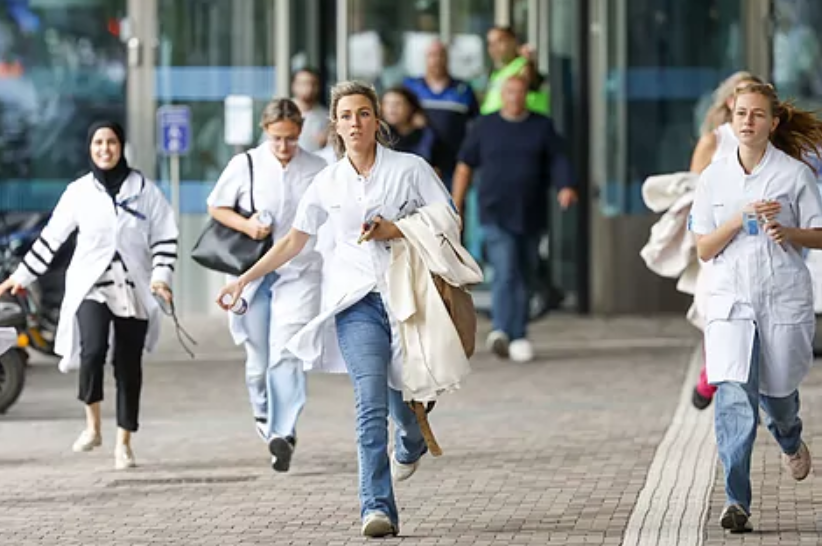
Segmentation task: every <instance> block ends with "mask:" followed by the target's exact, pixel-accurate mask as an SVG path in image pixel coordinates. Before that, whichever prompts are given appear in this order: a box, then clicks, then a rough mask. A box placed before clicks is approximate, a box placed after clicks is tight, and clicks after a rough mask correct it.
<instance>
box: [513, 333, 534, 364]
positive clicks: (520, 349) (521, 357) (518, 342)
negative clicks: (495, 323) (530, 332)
mask: <svg viewBox="0 0 822 546" xmlns="http://www.w3.org/2000/svg"><path fill="white" fill-rule="evenodd" d="M508 352H509V353H510V355H511V360H513V361H514V362H530V361H532V360H533V359H534V347H533V346H532V345H531V342H530V341H528V340H527V339H525V338H523V339H515V340H514V341H512V342H511V345H510V346H509V347H508Z"/></svg>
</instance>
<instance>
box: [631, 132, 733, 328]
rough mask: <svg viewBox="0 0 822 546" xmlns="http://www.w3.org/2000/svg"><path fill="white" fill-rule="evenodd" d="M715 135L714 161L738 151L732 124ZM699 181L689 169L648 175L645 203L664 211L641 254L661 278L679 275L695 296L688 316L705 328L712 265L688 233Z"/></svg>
mask: <svg viewBox="0 0 822 546" xmlns="http://www.w3.org/2000/svg"><path fill="white" fill-rule="evenodd" d="M714 136H715V137H716V150H715V151H714V154H713V156H712V157H711V162H713V161H716V160H718V159H721V158H723V157H725V156H727V155H729V154H735V153H736V146H737V139H736V135H734V132H733V128H732V127H731V124H730V123H724V124H722V125H720V126H719V127H717V128H716V129H714ZM698 180H699V175H698V174H697V173H693V172H690V171H684V172H677V173H672V174H661V175H656V176H649V177H648V178H647V179H646V180H645V182H644V183H643V184H642V198H643V200H644V201H645V206H647V207H648V208H649V209H651V210H652V211H653V212H664V214H663V215H662V217H661V218H660V219H659V221H657V223H655V224H654V225H653V226H652V227H651V236H650V237H649V239H648V242H647V243H646V245H645V246H644V247H643V248H642V250H641V251H640V256H642V259H643V260H644V261H645V265H646V266H648V269H650V270H651V271H653V272H654V273H656V274H657V275H660V276H662V277H668V278H678V281H677V284H676V288H677V290H679V291H680V292H684V293H685V294H692V295H693V296H694V301H693V303H692V304H691V307H690V308H689V309H688V312H687V314H686V317H687V318H688V320H689V321H690V322H691V324H693V325H694V326H696V327H697V328H699V329H700V330H704V329H705V313H706V305H707V297H708V285H709V284H710V280H709V277H710V270H711V264H710V263H706V262H702V261H700V260H699V258H697V255H696V241H695V240H694V238H693V237H692V236H691V234H690V233H688V225H687V224H688V217H689V216H690V212H691V205H692V204H693V200H694V193H695V191H696V186H697V182H698Z"/></svg>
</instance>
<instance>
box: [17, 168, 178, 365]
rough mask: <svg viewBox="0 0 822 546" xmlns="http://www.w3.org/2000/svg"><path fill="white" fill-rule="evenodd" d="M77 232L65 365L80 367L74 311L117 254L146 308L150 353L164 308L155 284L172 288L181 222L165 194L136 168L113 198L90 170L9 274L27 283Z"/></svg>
mask: <svg viewBox="0 0 822 546" xmlns="http://www.w3.org/2000/svg"><path fill="white" fill-rule="evenodd" d="M75 230H77V246H76V248H75V250H74V255H73V257H72V259H71V263H70V264H69V267H68V270H67V272H66V293H65V297H64V298H63V304H62V306H61V308H60V322H59V324H58V326H57V336H56V339H55V352H56V353H57V354H58V355H60V356H62V357H63V358H62V359H61V361H60V370H62V371H64V372H65V371H68V370H72V369H76V368H78V367H79V364H80V358H79V357H80V338H79V335H78V327H77V320H76V314H77V309H78V308H79V307H80V304H81V303H82V301H83V300H84V299H85V298H86V296H87V295H88V293H89V291H90V290H91V289H92V287H93V286H94V284H95V283H96V282H97V280H98V279H100V277H101V276H102V275H103V274H104V273H105V271H106V269H107V268H108V267H109V265H110V264H111V262H112V260H113V259H114V256H115V255H116V254H117V253H119V255H120V257H121V258H122V260H123V263H124V264H125V266H126V268H127V269H128V272H129V277H130V278H131V280H132V281H134V284H135V289H136V293H137V296H138V297H139V298H140V302H141V303H142V304H143V306H144V309H145V310H146V311H147V314H148V320H149V328H148V335H147V338H146V350H147V351H151V350H152V349H153V348H154V347H155V346H156V343H157V339H158V337H159V329H160V322H161V321H160V320H159V318H160V308H159V306H158V305H157V302H156V301H155V299H154V297H153V296H152V294H151V283H152V282H154V281H161V282H164V283H166V284H168V285H169V286H171V280H172V277H173V273H174V265H175V263H176V260H177V236H178V231H177V225H176V222H175V221H174V212H173V211H172V209H171V206H170V205H169V203H168V201H167V200H166V198H165V196H164V195H163V193H162V192H161V191H160V188H158V187H157V186H156V185H155V184H154V183H153V182H151V181H149V180H146V179H145V178H144V177H143V175H142V174H141V173H140V172H138V171H132V172H131V174H129V176H128V178H126V180H125V181H124V182H123V185H122V187H121V188H120V191H119V192H118V194H117V196H116V198H114V199H112V198H111V196H110V195H109V194H108V193H107V192H106V189H105V188H104V187H103V185H102V184H101V183H100V182H98V181H97V180H96V179H95V178H94V176H93V175H92V174H91V173H89V174H87V175H85V176H83V177H81V178H79V179H77V180H75V181H74V182H72V183H71V184H69V185H68V187H67V188H66V190H65V192H63V195H62V196H61V197H60V201H59V202H58V203H57V206H56V208H55V209H54V212H53V213H52V216H51V218H50V219H49V222H48V224H47V225H46V227H45V228H44V229H43V231H42V233H41V234H40V237H39V238H38V240H37V241H36V242H35V243H34V245H33V246H32V248H31V250H30V251H29V252H28V254H26V256H25V258H24V259H23V263H22V264H21V265H20V267H18V268H17V271H15V272H14V274H13V275H12V277H13V278H14V279H15V280H16V281H18V282H19V283H21V284H22V285H23V286H28V285H30V284H31V283H33V282H34V281H35V280H36V279H37V278H38V277H39V276H40V275H42V274H43V273H45V272H46V270H47V268H48V266H49V264H50V263H51V261H52V260H53V259H54V253H55V252H56V251H57V250H58V249H59V248H60V246H61V245H62V244H63V242H64V241H65V240H66V239H67V238H68V237H69V236H70V235H71V234H72V233H73V232H74V231H75Z"/></svg>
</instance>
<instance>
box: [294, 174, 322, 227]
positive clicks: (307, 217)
mask: <svg viewBox="0 0 822 546" xmlns="http://www.w3.org/2000/svg"><path fill="white" fill-rule="evenodd" d="M320 176H322V175H320ZM319 178H320V177H319V176H318V177H317V179H315V180H314V182H312V183H311V185H310V186H309V187H308V189H307V190H306V191H305V193H304V194H303V197H302V199H300V204H299V206H298V207H297V215H296V216H295V218H294V223H293V224H292V225H291V227H293V228H294V229H296V230H298V231H302V232H303V233H308V234H309V235H316V234H317V232H318V231H319V230H320V228H321V227H322V225H323V224H325V222H326V220H328V211H326V210H325V207H324V206H323V203H322V199H320V190H319V189H318V186H319V184H318V182H319Z"/></svg>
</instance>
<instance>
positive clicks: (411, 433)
mask: <svg viewBox="0 0 822 546" xmlns="http://www.w3.org/2000/svg"><path fill="white" fill-rule="evenodd" d="M331 118H332V120H331V124H332V127H333V133H332V134H331V141H332V143H333V144H334V147H335V149H336V151H337V153H338V155H344V157H343V158H342V159H341V160H340V161H338V162H337V163H334V164H333V165H331V166H329V167H328V168H327V169H325V170H324V171H323V172H322V173H320V174H319V175H318V176H317V180H316V181H315V182H314V184H313V185H312V186H311V187H310V188H309V189H308V191H307V192H306V193H305V195H304V196H303V198H302V200H301V202H300V206H299V208H298V210H297V214H296V216H295V218H294V221H293V227H291V229H290V231H289V232H288V234H287V235H286V236H284V237H283V238H282V239H280V240H279V241H278V242H277V243H275V244H274V246H273V247H272V248H271V250H269V251H268V253H267V254H265V255H264V256H263V257H262V258H261V259H260V260H259V261H258V262H257V264H256V265H254V266H253V267H252V268H251V269H249V270H248V271H246V272H245V273H244V274H243V275H241V276H240V277H239V278H238V279H236V280H235V281H233V282H231V283H229V284H228V285H226V286H225V287H224V288H223V290H222V291H221V293H220V295H219V296H218V299H217V302H218V304H219V305H220V306H221V307H223V308H230V307H231V306H232V305H233V304H234V303H235V302H236V300H237V299H238V298H240V296H241V294H242V293H243V292H244V291H245V290H248V287H249V286H251V285H253V284H254V283H256V282H258V279H260V278H264V277H265V276H266V275H269V274H271V272H273V271H275V270H276V271H278V272H280V273H281V274H282V273H284V272H285V271H287V270H288V268H289V267H290V265H289V264H290V263H292V262H291V260H293V258H294V257H295V256H298V255H300V253H301V252H304V250H303V249H304V248H305V247H306V246H307V245H310V244H311V240H312V239H313V238H314V236H315V234H317V233H318V232H319V231H320V230H321V228H322V227H323V226H324V225H328V226H329V227H330V231H331V232H332V233H333V236H334V247H333V251H332V252H331V253H330V262H331V264H330V267H329V270H330V271H333V272H334V274H333V275H324V276H323V285H324V288H326V289H327V294H328V297H327V298H326V302H325V303H324V304H323V311H322V312H321V314H319V315H318V317H317V319H315V320H314V321H312V323H311V324H309V325H308V326H307V327H306V329H305V330H303V331H302V332H300V333H299V334H298V335H297V336H295V339H297V338H305V339H307V340H311V341H310V344H311V347H310V348H306V347H302V346H300V347H299V348H297V347H295V349H296V350H299V352H300V353H301V354H305V355H309V354H311V355H314V356H315V357H316V358H315V360H312V361H311V363H312V365H314V362H315V361H317V362H321V363H326V362H327V358H326V356H327V352H328V351H331V352H333V351H334V350H335V349H336V348H338V349H339V350H340V352H341V356H342V359H343V360H344V364H345V369H347V371H348V372H349V375H350V377H351V380H352V383H353V386H354V396H355V399H356V419H357V452H358V459H359V488H360V504H361V517H362V534H363V535H365V536H368V537H384V536H387V535H396V534H398V533H399V513H398V511H397V505H396V501H395V499H394V489H393V484H392V478H393V480H394V481H403V480H407V479H408V478H410V477H411V475H412V474H414V472H415V471H416V470H417V467H418V466H419V462H420V458H421V457H422V456H423V455H424V454H425V453H426V451H427V447H426V443H425V439H424V437H423V436H422V432H421V430H420V426H419V424H418V422H417V419H416V417H415V415H414V413H413V412H412V410H411V409H410V408H409V406H408V404H406V403H405V402H404V401H403V393H402V386H403V381H402V375H403V367H402V364H403V351H402V343H401V337H400V333H399V329H398V326H397V320H396V318H395V316H394V314H393V313H392V311H391V309H390V307H389V306H388V304H387V303H386V301H387V297H388V296H389V292H388V289H389V287H388V280H387V272H388V268H389V264H390V261H391V247H392V240H398V239H400V238H402V237H403V233H402V231H400V229H399V228H398V227H397V225H396V224H395V222H396V221H399V220H400V219H402V218H404V217H407V216H409V215H411V214H412V213H413V212H414V211H415V210H416V209H418V208H420V207H424V206H426V205H434V204H447V205H448V206H451V207H452V206H453V205H452V203H451V199H450V196H449V195H448V191H447V190H446V189H445V186H444V185H443V184H442V182H441V181H440V180H439V178H438V177H437V175H436V173H435V172H434V169H433V168H432V167H431V166H430V165H428V164H427V163H426V162H425V160H424V159H422V158H421V157H419V156H415V155H412V154H407V153H401V152H395V151H393V150H390V149H388V148H386V147H385V145H386V142H387V140H386V138H387V134H388V133H387V130H388V128H387V125H386V124H385V122H384V121H383V119H382V117H381V115H380V104H379V99H378V98H377V94H376V92H375V91H374V89H373V87H370V86H368V85H365V84H362V83H359V82H341V83H339V84H337V85H336V86H334V88H333V89H332V91H331ZM329 327H335V328H336V339H335V338H333V337H332V338H331V339H330V340H326V338H325V337H324V334H326V333H333V329H332V330H329V329H328V328H329ZM326 341H333V342H334V343H324V342H326ZM295 343H296V342H295V340H291V341H289V347H294V344H295ZM307 343H309V342H308V341H307ZM296 344H297V345H301V344H299V343H296ZM323 353H326V354H323ZM307 361H308V359H307ZM335 363H336V362H335ZM345 369H342V370H338V369H329V368H326V370H327V371H345ZM389 415H390V416H391V418H392V420H393V421H394V423H395V436H394V438H395V441H394V449H393V453H391V455H390V456H389V453H388V417H389Z"/></svg>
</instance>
